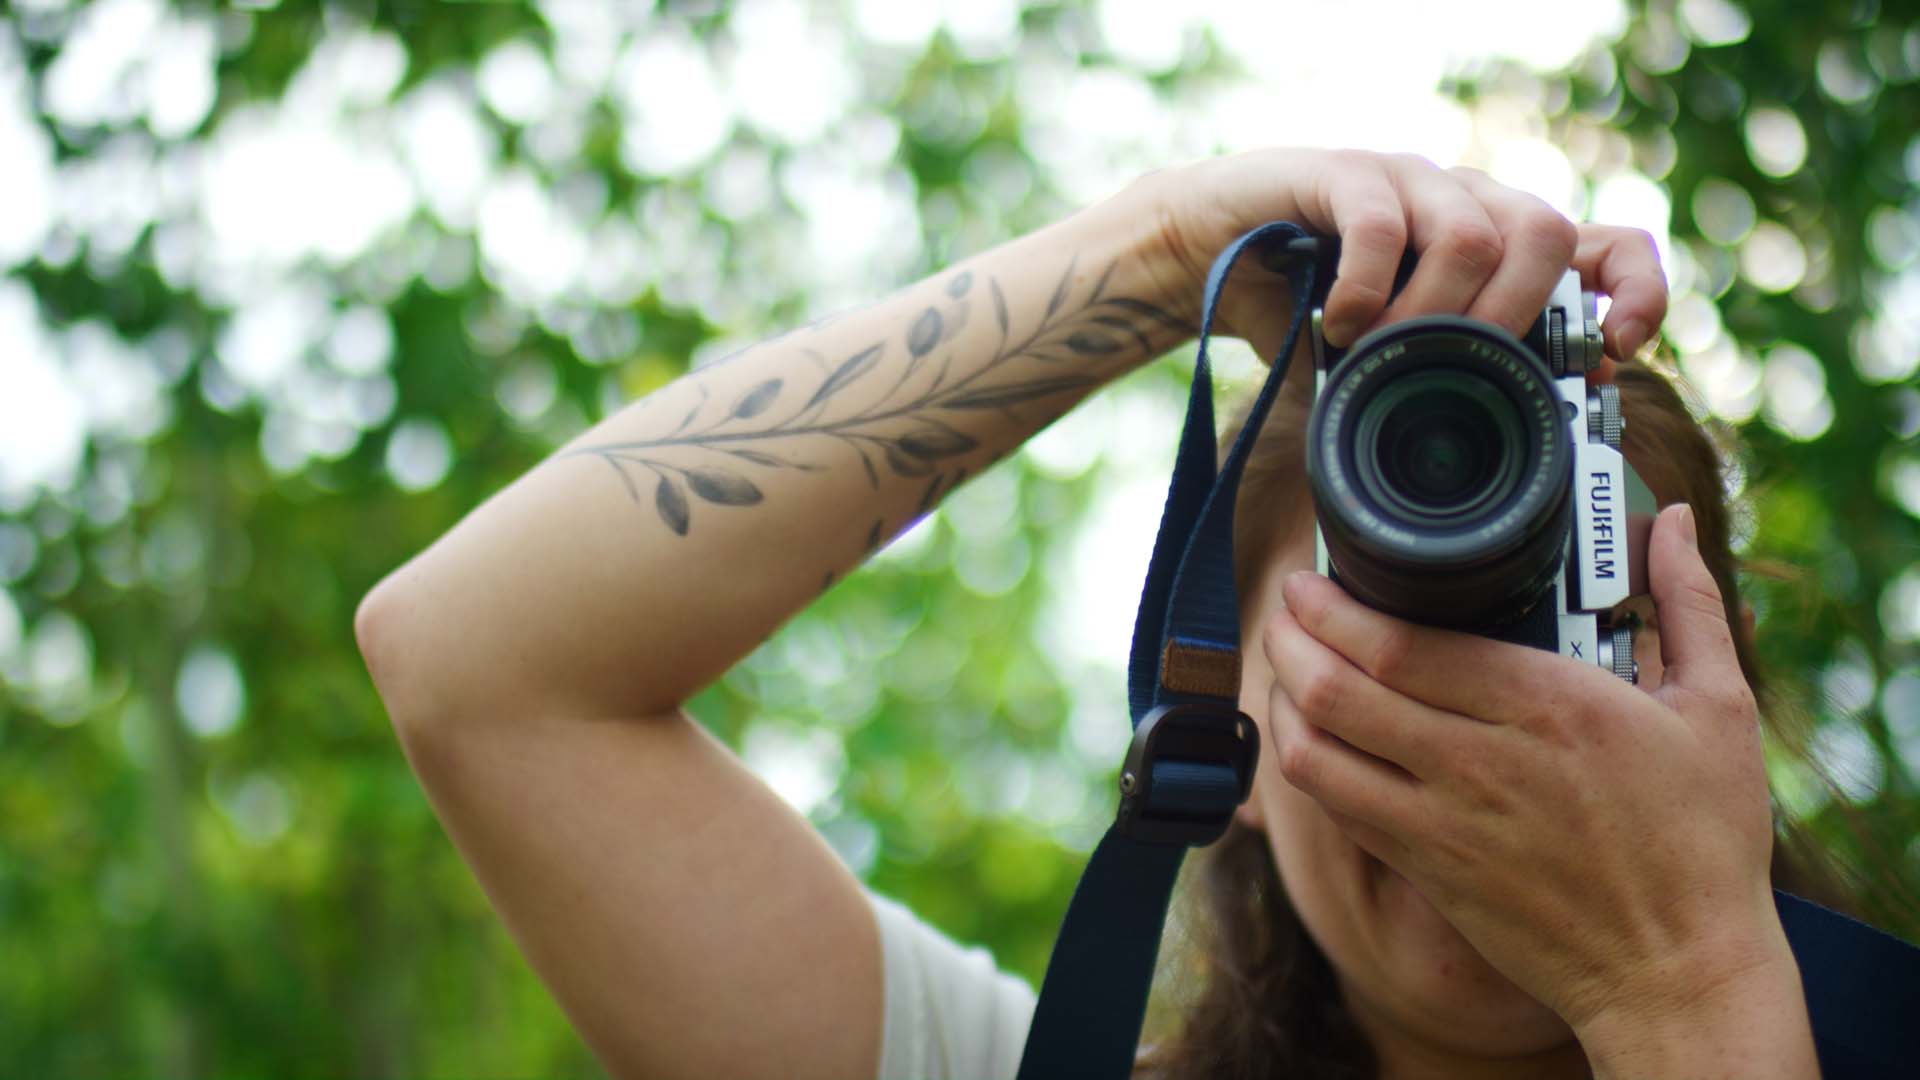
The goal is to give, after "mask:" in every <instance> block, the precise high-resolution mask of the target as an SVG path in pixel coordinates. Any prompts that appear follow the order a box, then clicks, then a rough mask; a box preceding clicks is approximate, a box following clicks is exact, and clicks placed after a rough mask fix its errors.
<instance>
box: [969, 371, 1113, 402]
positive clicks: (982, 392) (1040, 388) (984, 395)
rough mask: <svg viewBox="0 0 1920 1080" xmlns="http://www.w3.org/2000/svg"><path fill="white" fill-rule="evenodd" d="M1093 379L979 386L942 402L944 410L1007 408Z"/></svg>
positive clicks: (1081, 377)
mask: <svg viewBox="0 0 1920 1080" xmlns="http://www.w3.org/2000/svg"><path fill="white" fill-rule="evenodd" d="M1093 382H1094V379H1093V377H1092V376H1090V375H1059V376H1055V377H1053V378H1050V379H1034V380H1032V381H1031V382H1023V383H1011V384H1009V385H1006V386H982V387H980V388H979V389H977V390H969V391H967V392H966V393H964V394H955V395H954V396H952V397H950V398H948V399H946V400H945V401H942V402H941V403H940V407H941V408H943V409H998V408H1003V407H1005V406H1008V405H1018V404H1020V403H1021V402H1023V401H1032V400H1034V399H1035V398H1043V397H1047V396H1049V395H1052V394H1060V393H1065V392H1066V391H1068V390H1079V389H1081V388H1082V387H1086V386H1090V385H1092V384H1093Z"/></svg>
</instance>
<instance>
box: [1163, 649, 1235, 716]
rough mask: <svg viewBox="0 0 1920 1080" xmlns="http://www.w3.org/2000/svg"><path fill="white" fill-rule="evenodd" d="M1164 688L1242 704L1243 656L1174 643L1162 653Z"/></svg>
mask: <svg viewBox="0 0 1920 1080" xmlns="http://www.w3.org/2000/svg"><path fill="white" fill-rule="evenodd" d="M1160 685H1161V686H1164V687H1166V688H1167V689H1169V690H1172V691H1174V692H1176V693H1181V694H1205V695H1207V696H1209V697H1218V698H1226V699H1227V700H1228V701H1238V700H1240V652H1239V650H1238V649H1222V648H1217V647H1214V646H1210V645H1202V644H1200V643H1199V642H1196V641H1182V640H1179V639H1177V638H1176V639H1174V640H1171V641H1168V642H1167V644H1166V647H1165V648H1164V649H1162V650H1161V652H1160Z"/></svg>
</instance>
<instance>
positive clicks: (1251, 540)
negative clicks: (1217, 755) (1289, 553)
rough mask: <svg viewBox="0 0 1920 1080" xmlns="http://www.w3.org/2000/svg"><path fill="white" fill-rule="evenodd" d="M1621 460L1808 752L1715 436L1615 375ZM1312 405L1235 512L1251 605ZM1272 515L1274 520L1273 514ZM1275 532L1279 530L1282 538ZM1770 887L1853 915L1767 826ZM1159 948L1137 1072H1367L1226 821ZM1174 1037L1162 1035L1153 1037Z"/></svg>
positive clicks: (1312, 959) (1247, 850)
mask: <svg viewBox="0 0 1920 1080" xmlns="http://www.w3.org/2000/svg"><path fill="white" fill-rule="evenodd" d="M1614 385H1616V386H1618V387H1619V388H1620V399H1621V411H1622V413H1623V414H1624V415H1625V417H1626V418H1627V425H1626V435H1625V449H1626V453H1627V456H1628V458H1629V459H1630V460H1632V461H1633V463H1634V468H1635V470H1636V471H1637V472H1639V473H1640V475H1641V477H1642V478H1643V479H1645V480H1646V481H1647V484H1648V486H1649V487H1651V488H1652V489H1653V490H1654V491H1656V492H1658V493H1660V494H1661V496H1662V497H1663V498H1664V499H1666V500H1672V501H1684V502H1686V503H1688V504H1689V505H1691V506H1692V507H1693V512H1694V517H1695V520H1696V522H1697V523H1698V529H1699V537H1700V551H1701V554H1702V555H1703V556H1704V557H1705V559H1706V563H1707V566H1708V568H1709V569H1710V570H1711V571H1712V573H1713V577H1714V580H1715V581H1716V582H1718V584H1719V586H1720V595H1721V596H1722V597H1723V598H1724V599H1725V602H1726V610H1727V621H1728V625H1730V626H1732V627H1734V628H1735V632H1734V638H1735V646H1736V650H1737V651H1738V653H1739V656H1740V668H1741V671H1742V672H1743V673H1744V674H1745V675H1746V678H1747V682H1748V684H1749V685H1750V686H1752V688H1753V691H1754V695H1755V697H1756V698H1758V699H1759V701H1760V702H1761V713H1762V723H1763V725H1764V726H1765V727H1766V728H1767V731H1768V735H1769V737H1770V738H1772V739H1775V740H1777V741H1779V742H1780V743H1782V744H1784V745H1785V746H1786V747H1787V748H1788V749H1789V750H1790V751H1792V750H1796V749H1799V748H1802V747H1804V743H1805V739H1804V734H1805V732H1804V730H1802V728H1803V727H1804V721H1803V720H1800V719H1798V718H1799V715H1800V714H1798V713H1797V712H1796V711H1795V710H1793V709H1790V708H1786V707H1784V706H1783V704H1782V703H1781V702H1779V701H1777V700H1775V699H1774V697H1773V696H1772V695H1771V694H1770V693H1769V691H1768V688H1767V687H1766V686H1765V684H1764V683H1763V681H1762V679H1761V674H1760V671H1759V669H1758V667H1757V666H1756V663H1755V659H1754V649H1753V642H1752V640H1751V638H1750V636H1749V635H1748V634H1746V633H1745V632H1744V630H1743V629H1742V628H1743V627H1744V626H1745V619H1744V617H1743V614H1742V612H1743V604H1742V603H1741V600H1740V591H1739V582H1738V580H1737V579H1736V576H1735V572H1736V569H1737V563H1736V561H1735V558H1734V555H1733V551H1732V548H1731V546H1730V542H1729V538H1730V535H1731V533H1732V531H1733V528H1732V527H1733V517H1732V511H1731V510H1730V508H1729V505H1728V499H1727V496H1726V492H1727V485H1726V471H1725V463H1724V458H1723V456H1722V453H1721V449H1720V447H1719V446H1718V445H1717V444H1716V438H1715V435H1714V434H1713V433H1710V431H1709V430H1708V429H1706V428H1703V427H1702V425H1701V424H1700V423H1698V422H1696V421H1695V420H1694V418H1693V416H1692V414H1690V413H1689V411H1688V409H1687V406H1686V404H1685V402H1684V401H1683V400H1682V399H1681V396H1680V394H1679V393H1678V392H1677V391H1676V390H1675V388H1674V386H1673V384H1672V383H1671V382H1669V381H1668V379H1667V378H1666V377H1664V376H1662V375H1661V374H1659V373H1657V372H1655V371H1653V370H1650V369H1648V368H1646V367H1642V366H1623V367H1621V368H1619V369H1618V371H1617V373H1616V376H1615V379H1614ZM1251 405H1252V400H1251V395H1249V396H1248V398H1247V399H1246V400H1245V401H1243V402H1242V403H1241V404H1240V405H1239V407H1238V408H1237V409H1235V410H1234V412H1233V418H1232V419H1231V420H1230V421H1229V422H1228V424H1227V427H1226V431H1225V432H1224V433H1223V435H1222V437H1221V444H1220V445H1221V447H1222V454H1223V455H1224V453H1225V448H1226V447H1228V446H1231V445H1232V441H1233V439H1234V438H1235V437H1236V436H1237V435H1238V434H1239V432H1240V430H1241V429H1242V428H1243V427H1244V426H1245V425H1246V422H1247V413H1248V411H1249V410H1250V408H1251ZM1307 411H1308V403H1307V402H1306V401H1305V399H1304V398H1303V397H1302V396H1301V395H1299V394H1297V393H1284V394H1282V395H1281V396H1280V397H1279V398H1278V399H1276V401H1275V402H1274V406H1273V412H1272V414H1271V415H1270V416H1269V417H1268V419H1267V422H1266V424H1265V425H1264V427H1263V428H1262V430H1261V431H1260V433H1259V435H1258V437H1257V439H1256V441H1255V443H1254V447H1253V451H1252V453H1251V455H1250V456H1249V459H1248V462H1247V466H1246V473H1245V475H1244V477H1243V478H1242V482H1241V484H1240V490H1239V495H1238V499H1237V501H1236V503H1235V506H1234V538H1233V539H1234V580H1235V583H1236V584H1237V585H1238V586H1239V589H1240V595H1242V596H1248V595H1252V588H1253V586H1254V584H1255V581H1256V578H1257V576H1258V575H1259V573H1260V571H1261V569H1262V568H1263V567H1264V566H1265V565H1266V564H1267V562H1268V561H1269V560H1271V559H1272V558H1273V556H1274V553H1275V551H1276V550H1277V549H1278V548H1279V547H1280V546H1281V545H1282V544H1284V543H1285V542H1286V541H1287V540H1288V539H1289V535H1288V534H1289V532H1291V531H1293V530H1298V529H1301V528H1305V527H1307V526H1308V525H1310V524H1311V521H1312V518H1311V515H1309V514H1306V513H1301V512H1298V511H1296V510H1294V509H1292V508H1295V507H1300V508H1305V507H1306V506H1308V502H1307V491H1306V467H1305V457H1306V447H1305V431H1306V416H1307ZM1276 508H1277V509H1276ZM1276 526H1277V527H1276ZM1776 822H1777V825H1778V828H1777V833H1778V841H1779V842H1777V843H1776V844H1775V845H1774V857H1773V879H1774V883H1775V884H1776V885H1780V886H1781V887H1783V888H1787V889H1789V891H1792V892H1796V893H1798V894H1800V895H1802V896H1808V897H1811V898H1813V899H1816V900H1820V901H1821V902H1823V903H1826V904H1827V905H1828V906H1832V907H1839V908H1841V909H1842V910H1846V909H1850V908H1852V907H1853V906H1854V905H1852V904H1851V903H1849V902H1848V897H1847V896H1846V895H1845V891H1844V890H1842V889H1841V888H1840V887H1839V886H1838V885H1837V878H1836V876H1835V874H1834V872H1833V870H1832V869H1831V868H1830V867H1829V866H1827V865H1825V864H1824V863H1823V861H1822V859H1821V852H1820V849H1819V847H1818V845H1816V844H1813V843H1811V842H1809V841H1808V840H1807V839H1806V837H1804V836H1803V835H1801V833H1800V831H1799V830H1798V828H1797V827H1795V826H1794V825H1793V824H1791V823H1789V822H1787V821H1785V820H1784V819H1782V818H1780V817H1779V815H1777V814H1776ZM1168 939H1169V946H1168V948H1167V949H1166V950H1164V951H1163V957H1162V966H1161V969H1160V971H1159V973H1158V975H1157V977H1156V986H1155V1007H1154V1009H1153V1010H1152V1011H1151V1012H1150V1013H1149V1035H1148V1043H1149V1049H1147V1050H1144V1051H1143V1052H1142V1053H1141V1055H1140V1058H1139V1061H1138V1063H1137V1065H1136V1069H1135V1074H1136V1075H1137V1076H1143V1077H1146V1076H1150V1077H1156V1078H1165V1080H1200V1078H1207V1080H1229V1078H1231V1080H1253V1078H1258V1077H1275V1078H1278V1077H1287V1078H1289V1080H1312V1078H1325V1080H1349V1078H1351V1080H1362V1078H1368V1077H1372V1076H1373V1075H1375V1072H1376V1071H1377V1063H1376V1062H1375V1060H1374V1056H1373V1051H1372V1048H1371V1047H1370V1046H1369V1045H1368V1043H1367V1040H1366V1038H1365V1036H1364V1035H1362V1034H1361V1032H1360V1030H1359V1029H1358V1027H1357V1026H1356V1025H1355V1024H1354V1022H1353V1020H1352V1019H1351V1017H1349V1016H1348V1015H1347V1013H1346V1010H1345V1007H1344V1006H1343V1005H1342V1003H1341V995H1340V992H1339V987H1338V984H1337V983H1336V982H1335V979H1334V975H1333V971H1332V969H1331V967H1330V966H1329V965H1328V962H1327V959H1326V957H1325V955H1324V954H1323V953H1322V952H1321V951H1320V948H1319V946H1318V945H1317V944H1316V943H1315V942H1314V940H1313V938H1312V937H1311V936H1310V935H1309V934H1308V933H1307V931H1306V928H1305V927H1304V926H1303V925H1302V924H1301V922H1300V920H1299V918H1298V917H1297V916H1296V915H1295V914H1294V911H1293V907H1292V905H1291V904H1290V903H1289V902H1288V899H1287V896H1286V892H1285V890H1284V889H1283V888H1282V887H1281V884H1280V880H1279V877H1278V875H1277V873H1276V872H1275V869H1274V865H1273V858H1272V853H1271V851H1270V849H1269V848H1268V846H1267V841H1266V837H1265V835H1264V834H1263V833H1261V832H1259V831H1257V830H1254V829H1251V828H1248V827H1245V826H1242V825H1240V824H1239V823H1237V822H1236V823H1235V824H1234V825H1233V826H1232V827H1231V828H1230V829H1229V830H1228V832H1227V835H1226V836H1225V837H1224V838H1223V839H1221V840H1220V842H1219V843H1217V844H1215V845H1214V846H1213V847H1212V848H1209V849H1208V850H1206V851H1204V852H1202V853H1200V854H1199V856H1198V858H1197V859H1195V860H1193V861H1191V862H1190V863H1189V869H1188V872H1187V874H1186V875H1185V876H1184V877H1183V879H1182V884H1181V890H1180V899H1179V903H1178V907H1177V911H1176V915H1175V919H1174V923H1173V925H1172V927H1170V929H1169V933H1168ZM1155 1028H1161V1029H1168V1030H1166V1031H1165V1034H1164V1035H1162V1036H1160V1037H1158V1038H1156V1035H1155V1032H1154V1029H1155Z"/></svg>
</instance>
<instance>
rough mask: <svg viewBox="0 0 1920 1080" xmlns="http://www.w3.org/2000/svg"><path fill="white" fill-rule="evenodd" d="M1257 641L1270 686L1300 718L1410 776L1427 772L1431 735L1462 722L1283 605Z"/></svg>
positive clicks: (1462, 721)
mask: <svg viewBox="0 0 1920 1080" xmlns="http://www.w3.org/2000/svg"><path fill="white" fill-rule="evenodd" d="M1264 644H1265V646H1266V652H1267V660H1268V662H1269V663H1270V664H1271V665H1272V666H1273V672H1274V676H1275V680H1274V685H1275V686H1276V687H1277V688H1278V689H1279V690H1280V691H1281V692H1283V693H1284V694H1285V695H1286V696H1287V699H1288V701H1289V702H1291V704H1292V705H1293V707H1294V711H1295V713H1296V714H1298V715H1299V716H1300V718H1301V719H1302V720H1304V721H1306V722H1307V723H1309V724H1311V725H1313V726H1314V727H1317V728H1319V729H1320V730H1322V731H1325V732H1327V733H1328V734H1330V735H1334V736H1337V737H1338V738H1339V739H1340V740H1341V741H1342V742H1344V743H1346V744H1347V745H1349V746H1351V747H1353V748H1354V749H1356V750H1359V751H1361V752H1363V753H1366V754H1370V755H1372V756H1373V757H1375V758H1378V759H1380V760H1381V761H1383V762H1385V763H1387V764H1389V765H1391V766H1393V767H1395V768H1398V769H1401V770H1404V771H1405V772H1407V773H1409V774H1411V775H1412V776H1414V777H1415V778H1424V777H1427V776H1429V775H1431V772H1432V767H1433V755H1432V740H1433V738H1434V736H1435V734H1436V733H1444V732H1447V731H1449V730H1456V729H1457V728H1458V726H1459V725H1461V724H1462V723H1464V722H1465V721H1464V718H1462V717H1458V716H1448V715H1446V714H1444V713H1440V712H1437V711H1436V710H1434V709H1431V708H1429V707H1427V706H1425V705H1422V704H1421V703H1419V702H1417V701H1413V700H1411V699H1409V698H1407V697H1404V696H1402V695H1400V694H1397V693H1395V692H1393V691H1392V690H1389V689H1388V688H1386V687H1384V686H1382V685H1380V684H1379V683H1377V682H1375V681H1374V680H1373V679H1371V678H1369V677H1368V676H1367V675H1366V673H1365V672H1363V671H1361V670H1360V669H1359V668H1356V667H1354V666H1353V664H1352V662H1350V661H1349V660H1347V658H1346V657H1344V656H1341V655H1340V654H1339V653H1337V652H1334V651H1333V650H1332V649H1330V648H1328V647H1327V646H1325V645H1324V644H1322V643H1320V642H1319V641H1316V640H1314V638H1313V635H1311V634H1309V633H1307V632H1306V630H1305V629H1303V628H1302V627H1301V626H1300V623H1299V622H1298V621H1297V620H1296V619H1295V618H1294V617H1293V615H1292V613H1290V612H1288V611H1286V610H1285V609H1282V610H1281V611H1279V612H1278V613H1276V614H1275V615H1274V617H1273V618H1271V619H1269V620H1268V621H1267V625H1266V631H1265V634H1264Z"/></svg>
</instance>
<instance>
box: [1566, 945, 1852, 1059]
mask: <svg viewBox="0 0 1920 1080" xmlns="http://www.w3.org/2000/svg"><path fill="white" fill-rule="evenodd" d="M1650 975H1652V977H1651V978H1649V979H1647V980H1644V981H1645V984H1646V985H1645V987H1644V988H1643V989H1640V990H1635V991H1627V992H1623V993H1622V994H1621V995H1620V997H1619V1000H1618V1001H1617V1002H1616V1003H1615V1004H1614V1005H1613V1006H1612V1007H1610V1008H1607V1009H1604V1010H1601V1011H1600V1012H1599V1013H1597V1014H1596V1015H1595V1016H1593V1017H1592V1018H1590V1019H1588V1020H1587V1021H1586V1022H1584V1023H1581V1024H1578V1025H1576V1029H1575V1033H1576V1035H1578V1037H1579V1039H1580V1043H1581V1045H1582V1047H1583V1048H1584V1049H1585V1050H1586V1054H1587V1058H1588V1060H1589V1061H1590V1062H1591V1063H1592V1065H1593V1072H1594V1076H1595V1077H1597V1078H1600V1080H1606V1078H1621V1080H1627V1078H1633V1080H1643V1078H1664V1077H1688V1078H1695V1077H1698V1078H1713V1077H1727V1078H1729V1080H1731V1078H1734V1077H1740V1078H1745V1080H1775V1078H1778V1080H1789V1078H1792V1080H1802V1078H1805V1080H1813V1078H1817V1077H1818V1076H1819V1075H1820V1071H1819V1065H1818V1063H1817V1061H1816V1059H1815V1057H1814V1049H1813V1034H1812V1028H1811V1025H1810V1023H1809V1021H1808V1018H1807V1003H1806V994H1805V991H1804V990H1803V989H1802V986H1801V982H1800V968H1799V965H1798V964H1797V963H1796V962H1795V961H1794V958H1793V952H1792V950H1791V949H1790V948H1789V947H1788V945H1787V940H1786V934H1785V932H1784V931H1783V930H1782V929H1781V927H1780V924H1779V921H1778V919H1777V918H1774V919H1771V920H1769V924H1768V925H1763V926H1760V927H1758V928H1757V933H1756V935H1754V936H1749V937H1748V938H1747V939H1746V940H1741V941H1736V940H1734V939H1733V938H1732V937H1731V936H1730V937H1729V938H1728V939H1726V940H1725V941H1722V942H1719V943H1716V944H1715V945H1713V946H1712V947H1711V948H1705V949H1702V950H1700V955H1698V956H1696V957H1691V958H1681V959H1679V960H1677V961H1676V964H1675V965H1673V967H1672V969H1671V970H1669V971H1663V972H1659V973H1650Z"/></svg>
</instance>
